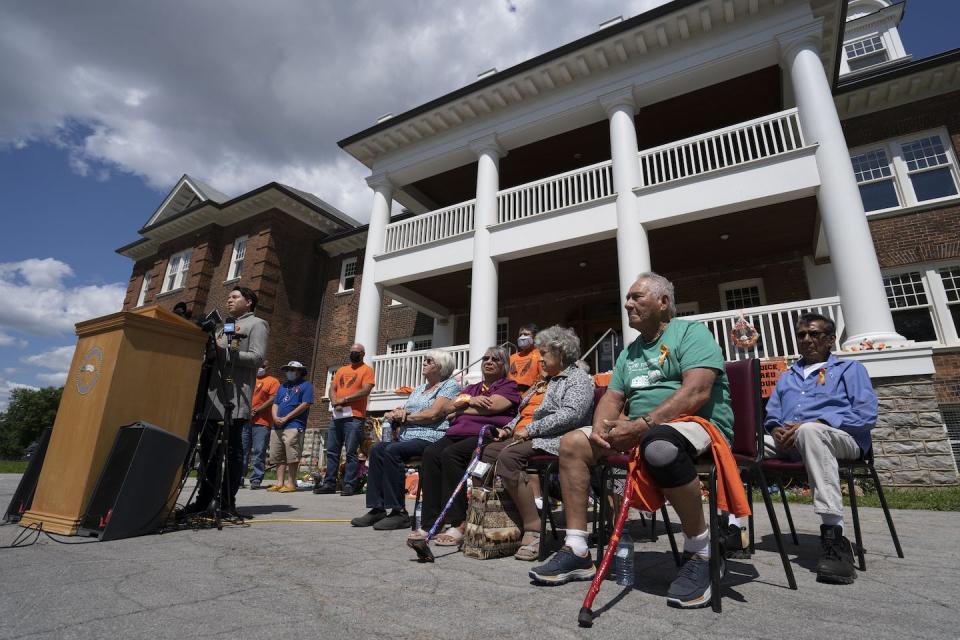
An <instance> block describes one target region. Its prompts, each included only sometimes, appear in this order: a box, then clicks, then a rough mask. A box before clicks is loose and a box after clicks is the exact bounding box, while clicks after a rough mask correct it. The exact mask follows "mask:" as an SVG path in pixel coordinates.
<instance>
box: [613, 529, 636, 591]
mask: <svg viewBox="0 0 960 640" xmlns="http://www.w3.org/2000/svg"><path fill="white" fill-rule="evenodd" d="M613 562H614V568H615V569H616V571H617V584H618V585H620V586H621V587H632V586H633V538H631V537H630V534H629V533H627V532H626V531H624V532H623V533H622V534H621V536H620V542H618V543H617V551H616V553H615V554H614V556H613Z"/></svg>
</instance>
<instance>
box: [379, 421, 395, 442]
mask: <svg viewBox="0 0 960 640" xmlns="http://www.w3.org/2000/svg"><path fill="white" fill-rule="evenodd" d="M380 442H393V425H392V424H390V421H389V420H384V421H383V422H382V423H381V424H380Z"/></svg>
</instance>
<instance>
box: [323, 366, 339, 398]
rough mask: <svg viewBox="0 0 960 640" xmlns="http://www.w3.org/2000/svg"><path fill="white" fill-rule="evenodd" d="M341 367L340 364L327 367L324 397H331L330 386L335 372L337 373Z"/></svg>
mask: <svg viewBox="0 0 960 640" xmlns="http://www.w3.org/2000/svg"><path fill="white" fill-rule="evenodd" d="M339 368H340V367H339V366H338V365H334V366H332V367H327V381H326V383H325V384H324V385H323V397H324V398H325V399H327V400H329V399H330V386H331V385H332V384H333V374H335V373H336V372H337V369H339Z"/></svg>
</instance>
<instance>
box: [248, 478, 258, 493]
mask: <svg viewBox="0 0 960 640" xmlns="http://www.w3.org/2000/svg"><path fill="white" fill-rule="evenodd" d="M259 488H260V483H259V482H257V481H256V480H251V481H250V491H256V490H257V489H259Z"/></svg>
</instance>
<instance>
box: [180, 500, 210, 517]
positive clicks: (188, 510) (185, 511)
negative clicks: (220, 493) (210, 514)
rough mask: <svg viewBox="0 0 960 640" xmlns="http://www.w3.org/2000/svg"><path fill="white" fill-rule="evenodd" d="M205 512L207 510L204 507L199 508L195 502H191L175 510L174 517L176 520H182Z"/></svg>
mask: <svg viewBox="0 0 960 640" xmlns="http://www.w3.org/2000/svg"><path fill="white" fill-rule="evenodd" d="M206 510H207V508H206V507H201V506H200V505H199V504H197V503H196V502H193V503H191V504H188V505H187V506H185V507H184V508H182V509H177V510H176V513H175V514H174V517H175V518H176V519H177V520H182V519H183V518H189V517H190V516H193V515H196V514H198V513H203V512H204V511H206Z"/></svg>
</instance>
